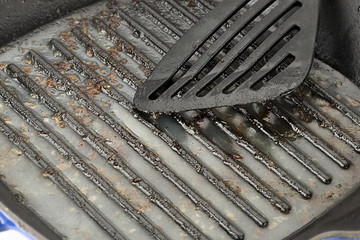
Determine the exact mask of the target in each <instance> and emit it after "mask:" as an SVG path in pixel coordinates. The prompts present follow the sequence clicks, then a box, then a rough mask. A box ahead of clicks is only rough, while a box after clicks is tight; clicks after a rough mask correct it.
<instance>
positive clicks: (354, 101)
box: [348, 98, 360, 107]
mask: <svg viewBox="0 0 360 240" xmlns="http://www.w3.org/2000/svg"><path fill="white" fill-rule="evenodd" d="M348 100H349V102H350V103H351V105H353V106H354V107H358V106H360V103H359V102H358V101H356V100H355V99H352V98H348Z"/></svg>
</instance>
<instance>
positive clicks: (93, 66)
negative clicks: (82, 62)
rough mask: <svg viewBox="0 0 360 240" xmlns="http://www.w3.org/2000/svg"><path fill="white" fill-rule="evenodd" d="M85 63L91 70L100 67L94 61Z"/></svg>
mask: <svg viewBox="0 0 360 240" xmlns="http://www.w3.org/2000/svg"><path fill="white" fill-rule="evenodd" d="M86 64H87V65H88V67H89V68H90V69H91V70H93V71H95V70H98V69H99V68H100V67H99V65H98V64H97V63H96V62H87V63H86Z"/></svg>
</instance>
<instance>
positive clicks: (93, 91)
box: [86, 83, 101, 95]
mask: <svg viewBox="0 0 360 240" xmlns="http://www.w3.org/2000/svg"><path fill="white" fill-rule="evenodd" d="M100 91H101V84H100V83H98V84H94V85H92V86H90V87H87V88H86V93H87V94H88V95H98V94H99V93H100Z"/></svg>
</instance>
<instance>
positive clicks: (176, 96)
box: [134, 0, 319, 112]
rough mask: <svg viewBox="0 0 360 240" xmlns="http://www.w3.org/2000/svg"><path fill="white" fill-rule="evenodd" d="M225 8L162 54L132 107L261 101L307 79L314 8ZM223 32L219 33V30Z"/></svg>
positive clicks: (275, 1)
mask: <svg viewBox="0 0 360 240" xmlns="http://www.w3.org/2000/svg"><path fill="white" fill-rule="evenodd" d="M253 2H254V1H246V0H243V1H239V0H226V1H223V2H222V3H221V4H220V5H219V6H217V7H216V8H215V9H214V10H212V11H211V12H210V13H209V14H207V15H206V16H205V17H203V18H202V19H201V20H199V22H198V23H197V24H195V25H194V26H193V27H192V28H191V29H189V30H188V32H186V34H185V35H184V36H183V37H182V38H181V39H180V40H179V41H178V42H177V43H176V44H175V45H174V46H173V47H172V48H171V49H170V50H169V52H168V53H167V54H166V55H165V56H164V58H163V59H162V60H161V61H160V63H159V64H158V65H157V66H156V68H155V70H154V71H153V73H152V74H151V76H150V77H149V78H148V79H147V81H146V82H145V83H144V85H143V86H142V87H140V88H139V89H138V91H137V93H136V95H135V98H134V103H135V105H136V106H137V107H138V108H139V109H140V110H144V111H151V112H166V111H169V112H170V111H184V110H191V109H202V108H213V107H222V106H231V105H238V104H246V103H251V102H258V101H265V100H269V99H273V98H276V97H279V96H282V95H285V94H287V93H289V92H291V91H293V90H294V89H296V88H297V87H298V86H299V85H300V84H301V83H302V82H303V80H304V79H305V78H306V77H307V75H308V73H309V70H310V67H311V64H312V60H313V53H314V47H315V40H316V34H317V27H318V9H319V1H318V0H258V1H257V2H255V3H253ZM224 29H225V30H224Z"/></svg>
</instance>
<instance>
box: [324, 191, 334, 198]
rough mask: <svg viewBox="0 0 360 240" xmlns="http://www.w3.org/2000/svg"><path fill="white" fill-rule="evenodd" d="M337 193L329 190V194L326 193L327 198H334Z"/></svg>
mask: <svg viewBox="0 0 360 240" xmlns="http://www.w3.org/2000/svg"><path fill="white" fill-rule="evenodd" d="M334 195H335V193H334V192H332V191H331V192H328V193H327V194H326V198H332V197H333V196H334Z"/></svg>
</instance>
